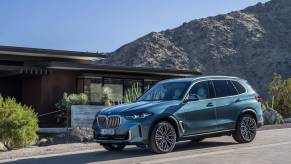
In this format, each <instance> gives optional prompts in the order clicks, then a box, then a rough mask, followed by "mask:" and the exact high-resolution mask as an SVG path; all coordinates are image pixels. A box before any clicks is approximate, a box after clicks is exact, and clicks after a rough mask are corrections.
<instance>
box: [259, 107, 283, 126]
mask: <svg viewBox="0 0 291 164" xmlns="http://www.w3.org/2000/svg"><path fill="white" fill-rule="evenodd" d="M263 117H264V124H265V125H273V124H282V123H284V119H283V117H282V116H281V114H280V113H278V112H277V111H276V110H274V109H272V108H267V109H266V110H265V111H264V113H263Z"/></svg>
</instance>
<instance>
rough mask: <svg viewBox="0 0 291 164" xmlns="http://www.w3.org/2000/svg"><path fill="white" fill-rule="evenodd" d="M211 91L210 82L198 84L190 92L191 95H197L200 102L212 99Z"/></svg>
mask: <svg viewBox="0 0 291 164" xmlns="http://www.w3.org/2000/svg"><path fill="white" fill-rule="evenodd" d="M209 91H210V90H209V81H202V82H198V83H196V84H195V85H194V86H193V87H192V88H191V90H190V91H189V94H196V95H197V97H198V98H199V100H203V99H209V98H210V97H211V95H210V92H209Z"/></svg>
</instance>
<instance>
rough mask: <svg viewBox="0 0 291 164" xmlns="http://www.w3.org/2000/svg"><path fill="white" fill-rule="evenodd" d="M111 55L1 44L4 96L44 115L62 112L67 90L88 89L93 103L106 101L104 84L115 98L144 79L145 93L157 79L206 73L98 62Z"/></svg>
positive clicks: (47, 120)
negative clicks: (60, 106)
mask: <svg viewBox="0 0 291 164" xmlns="http://www.w3.org/2000/svg"><path fill="white" fill-rule="evenodd" d="M105 58H106V55H103V54H98V53H89V52H76V51H63V50H51V49H37V48H25V47H11V46H0V94H1V95H2V96H4V97H8V96H9V97H14V98H16V100H17V101H18V102H21V103H23V104H26V105H29V106H32V107H33V108H34V109H35V111H36V112H37V113H38V114H39V115H43V114H46V113H50V112H53V111H55V110H56V107H55V104H56V103H57V102H58V100H60V99H61V98H62V96H63V94H64V92H67V93H85V94H87V95H88V97H89V101H90V104H100V103H102V102H101V97H102V95H101V93H102V88H103V87H109V88H111V90H112V91H113V96H112V98H113V100H115V101H118V100H120V99H122V97H123V95H124V94H125V91H126V90H127V89H128V88H131V86H132V85H133V84H135V83H138V84H139V85H138V86H139V87H140V88H141V90H142V91H143V92H144V91H146V90H147V89H149V88H150V87H151V86H152V85H153V84H155V83H156V82H157V81H160V80H163V79H169V78H179V77H189V76H195V75H200V74H201V73H200V72H196V71H188V70H166V69H155V68H141V67H123V66H111V65H96V64H94V63H96V61H97V60H102V59H105ZM39 119H40V125H41V126H42V127H48V126H55V121H54V119H55V118H54V116H53V115H46V116H45V117H41V118H39Z"/></svg>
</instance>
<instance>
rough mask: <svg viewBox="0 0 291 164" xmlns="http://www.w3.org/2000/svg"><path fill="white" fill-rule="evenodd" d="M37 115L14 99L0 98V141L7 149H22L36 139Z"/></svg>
mask: <svg viewBox="0 0 291 164" xmlns="http://www.w3.org/2000/svg"><path fill="white" fill-rule="evenodd" d="M37 129H38V119H37V115H36V114H35V113H34V111H33V109H32V108H30V107H28V106H26V105H22V104H20V103H17V102H16V100H15V99H14V98H5V99H4V98H3V97H2V96H0V141H1V142H2V143H3V144H4V145H5V147H7V148H8V149H13V148H19V147H24V146H28V145H30V144H32V143H33V142H35V141H36V140H37V138H38V136H37V134H36V131H37Z"/></svg>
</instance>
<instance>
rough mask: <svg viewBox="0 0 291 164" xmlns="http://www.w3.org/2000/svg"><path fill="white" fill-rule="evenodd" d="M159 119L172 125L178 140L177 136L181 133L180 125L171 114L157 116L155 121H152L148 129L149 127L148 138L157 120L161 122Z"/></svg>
mask: <svg viewBox="0 0 291 164" xmlns="http://www.w3.org/2000/svg"><path fill="white" fill-rule="evenodd" d="M161 121H167V122H169V123H170V124H172V125H173V126H174V128H175V131H176V139H177V140H178V138H179V137H180V134H181V127H180V125H179V122H178V120H177V119H176V118H175V117H174V116H172V115H169V116H162V117H159V118H157V119H156V120H155V121H153V123H152V124H151V126H150V129H149V133H148V138H150V137H151V133H152V130H153V129H154V126H155V125H156V124H157V123H158V122H161Z"/></svg>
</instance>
